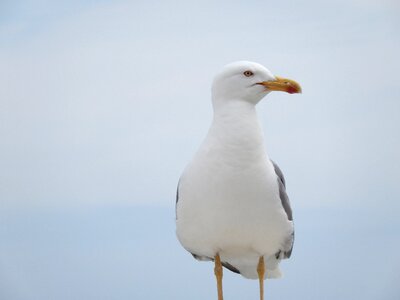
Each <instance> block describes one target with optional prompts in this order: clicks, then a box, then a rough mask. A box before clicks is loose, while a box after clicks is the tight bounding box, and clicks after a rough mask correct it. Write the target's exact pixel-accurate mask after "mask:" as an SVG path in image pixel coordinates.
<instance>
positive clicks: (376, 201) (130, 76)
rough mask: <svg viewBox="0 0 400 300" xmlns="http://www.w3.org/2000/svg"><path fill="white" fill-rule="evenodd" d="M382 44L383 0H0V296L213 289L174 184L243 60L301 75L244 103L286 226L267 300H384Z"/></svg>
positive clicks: (389, 71)
mask: <svg viewBox="0 0 400 300" xmlns="http://www.w3.org/2000/svg"><path fill="white" fill-rule="evenodd" d="M141 2H144V1H141ZM399 53H400V5H399V2H398V1H378V0H376V1H375V0H369V1H361V0H353V1H351V0H350V1H349V0H347V1H344V0H343V1H342V0H340V1H335V2H334V3H325V2H324V1H280V2H279V1H241V2H240V1H219V2H218V3H217V2H216V1H201V2H200V1H199V2H190V1H170V2H166V1H164V2H162V3H161V1H160V2H156V1H146V3H137V2H135V1H78V0H72V1H66V0H65V1H50V0H47V1H46V0H43V1H42V0H36V1H33V0H31V1H29V0H25V1H23V0H22V1H18V0H16V1H11V0H10V1H4V0H2V1H1V2H0V81H1V84H0V299H4V300H36V299H37V300H47V299H48V300H50V299H58V300H70V299H96V300H97V299H104V300H106V299H107V300H108V299H116V300H117V299H118V300H120V299H160V298H163V299H216V288H215V282H214V275H213V269H212V268H213V266H212V264H210V263H199V262H196V261H195V260H193V259H192V257H191V256H190V255H189V254H188V253H187V252H186V251H185V250H183V249H182V248H181V247H180V245H179V244H178V242H177V240H176V238H175V232H174V231H175V225H174V219H175V215H174V214H175V211H174V205H175V191H176V183H177V181H178V179H179V176H180V173H181V171H182V169H183V168H184V166H185V165H186V163H187V162H188V160H190V158H191V157H192V155H193V153H194V152H195V151H196V149H197V147H198V146H199V144H200V142H201V141H202V139H203V137H204V136H205V134H206V132H207V129H208V126H209V123H210V120H211V117H212V110H211V104H210V84H211V81H212V78H213V75H214V74H215V73H216V72H217V71H218V70H219V69H220V68H221V67H222V66H223V65H224V64H226V63H229V62H231V61H234V60H243V59H245V60H253V61H257V62H259V63H261V64H263V65H265V66H266V67H268V68H269V69H270V70H271V71H272V72H273V73H274V74H277V75H281V76H286V77H289V78H293V79H295V80H297V81H298V82H300V83H301V84H302V87H303V94H302V95H294V96H292V95H288V94H283V93H273V94H270V95H269V96H268V98H267V99H265V100H264V101H263V102H262V103H261V104H260V105H259V107H258V108H259V115H260V117H261V118H262V123H263V127H264V130H265V134H266V137H267V138H266V140H267V141H266V143H267V147H268V150H269V153H270V156H271V157H272V158H273V159H274V160H275V161H277V162H278V163H279V165H280V166H281V168H282V169H283V171H284V173H285V175H286V178H287V184H288V192H289V195H290V198H291V201H292V206H293V209H294V217H295V225H296V241H295V246H294V251H293V255H292V258H291V259H290V260H289V261H285V262H283V263H282V269H283V271H284V273H285V277H284V278H283V279H281V280H273V281H271V280H268V281H267V282H266V299H307V300H308V299H311V300H313V299H318V300H324V299H363V300H372V299H383V300H395V299H400V287H399V282H400V257H399V251H400V236H399V229H400V219H399V210H400V203H399V197H400V187H399V183H398V181H399V179H400V160H399V153H400V138H399V136H400V134H399V130H400V117H399V116H400V84H399V79H400V76H399V70H400V59H399ZM224 285H225V286H224V289H225V295H226V299H232V300H233V299H258V283H257V282H256V281H250V280H245V279H243V278H241V277H240V276H237V275H236V274H233V273H230V272H225V277H224Z"/></svg>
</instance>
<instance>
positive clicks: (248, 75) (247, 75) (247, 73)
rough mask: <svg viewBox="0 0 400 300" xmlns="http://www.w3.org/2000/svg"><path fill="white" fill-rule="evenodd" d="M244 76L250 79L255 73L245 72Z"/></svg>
mask: <svg viewBox="0 0 400 300" xmlns="http://www.w3.org/2000/svg"><path fill="white" fill-rule="evenodd" d="M243 75H244V76H246V77H250V76H253V75H254V73H253V72H252V71H244V72H243Z"/></svg>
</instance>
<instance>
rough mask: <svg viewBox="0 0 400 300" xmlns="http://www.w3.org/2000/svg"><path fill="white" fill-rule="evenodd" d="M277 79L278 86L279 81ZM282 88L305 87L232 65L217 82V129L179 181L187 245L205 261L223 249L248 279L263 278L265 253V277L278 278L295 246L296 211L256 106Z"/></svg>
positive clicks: (180, 222)
mask: <svg viewBox="0 0 400 300" xmlns="http://www.w3.org/2000/svg"><path fill="white" fill-rule="evenodd" d="M277 82H280V85H279V86H280V88H279V89H278V88H277V87H276V86H277V85H275V86H274V85H273V84H272V83H277ZM285 85H286V86H285ZM282 86H283V88H286V90H285V91H287V92H290V93H293V92H300V87H299V86H298V85H297V86H296V83H295V82H294V81H291V80H286V79H285V81H284V79H281V78H277V77H274V76H273V75H272V74H271V73H270V72H269V71H268V70H267V69H266V68H264V67H263V66H261V65H259V64H256V63H252V62H235V63H232V64H229V65H227V66H225V67H224V68H223V70H222V71H221V72H220V73H219V74H218V75H217V76H216V78H215V79H214V82H213V87H212V102H213V108H214V118H213V121H212V125H211V128H210V130H209V132H208V135H207V137H206V139H205V140H204V142H203V143H202V145H201V147H200V149H199V150H198V152H197V153H196V155H195V156H194V158H193V160H192V161H191V162H190V163H189V164H188V166H187V167H186V169H185V170H184V172H183V174H182V176H181V178H180V181H179V185H178V197H177V207H176V209H177V220H176V225H177V231H176V232H177V236H178V239H179V241H180V243H181V244H182V246H183V247H184V248H185V249H186V250H188V251H189V252H190V253H192V254H193V255H194V256H195V257H196V258H198V259H203V260H213V259H214V257H215V256H216V255H217V254H219V255H220V257H221V261H222V263H223V264H224V265H225V266H226V267H228V268H229V269H231V270H234V271H239V272H240V274H242V275H243V276H244V277H246V278H252V279H256V278H257V276H258V274H257V264H258V262H259V258H260V257H262V256H263V257H264V259H265V260H264V261H265V267H266V277H271V278H273V277H279V276H280V270H279V261H280V260H281V259H282V258H284V257H285V255H284V253H286V254H287V253H289V255H287V256H290V252H291V249H292V245H293V232H294V229H293V221H292V220H291V212H290V218H289V214H288V211H287V209H286V210H285V207H284V205H283V201H284V200H282V197H281V195H280V192H282V190H281V191H280V188H281V189H282V186H283V188H284V179H283V178H280V177H279V176H278V175H277V172H276V166H274V165H273V163H272V162H271V160H270V159H269V157H268V155H267V153H266V148H265V144H264V135H263V131H262V128H261V125H260V122H259V120H258V117H257V112H256V107H255V106H256V104H257V103H258V102H259V101H260V100H261V99H262V98H263V97H264V96H265V95H267V94H268V93H269V92H270V91H271V90H283V89H281V88H282ZM293 88H295V89H297V90H296V91H294V90H293ZM279 180H281V181H279ZM280 182H281V187H280V185H279V183H280ZM282 182H283V185H282ZM283 192H285V191H283ZM285 195H286V194H285ZM286 200H287V198H286ZM289 209H290V207H289Z"/></svg>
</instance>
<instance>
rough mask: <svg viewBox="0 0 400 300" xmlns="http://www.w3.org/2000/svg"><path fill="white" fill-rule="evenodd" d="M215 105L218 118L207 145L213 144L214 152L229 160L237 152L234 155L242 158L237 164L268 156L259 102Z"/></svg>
mask: <svg viewBox="0 0 400 300" xmlns="http://www.w3.org/2000/svg"><path fill="white" fill-rule="evenodd" d="M215 104H216V103H215V102H214V119H213V122H212V124H211V128H210V131H209V133H208V136H207V138H206V141H205V145H208V146H210V147H212V150H213V151H212V152H214V151H217V152H218V153H220V154H221V152H222V154H223V155H222V157H224V159H226V160H229V158H230V156H231V154H234V155H232V157H235V159H236V160H238V159H239V161H237V162H236V163H240V160H241V161H242V163H243V164H246V163H248V162H249V160H259V159H266V158H267V155H266V152H265V146H264V135H263V132H262V128H261V125H260V123H259V120H258V117H257V112H256V108H255V105H254V104H252V103H249V102H246V101H243V100H240V99H239V100H235V99H232V100H229V101H226V102H225V103H219V104H220V105H215ZM221 104H223V105H221ZM209 150H211V149H209ZM220 157H221V156H220Z"/></svg>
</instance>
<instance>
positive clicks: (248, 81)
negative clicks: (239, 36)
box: [212, 61, 301, 104]
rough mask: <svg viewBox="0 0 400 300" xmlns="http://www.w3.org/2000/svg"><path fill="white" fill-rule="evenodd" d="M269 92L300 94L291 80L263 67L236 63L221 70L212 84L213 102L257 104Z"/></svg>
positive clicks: (297, 87)
mask: <svg viewBox="0 0 400 300" xmlns="http://www.w3.org/2000/svg"><path fill="white" fill-rule="evenodd" d="M271 91H281V92H287V93H290V94H294V93H301V87H300V85H299V84H298V83H297V82H296V81H294V80H291V79H287V78H282V77H278V76H274V75H272V73H271V72H270V71H269V70H268V69H267V68H265V67H264V66H262V65H260V64H258V63H255V62H249V61H237V62H233V63H230V64H228V65H226V66H225V67H223V68H222V70H221V71H220V72H219V73H218V74H217V75H216V76H215V78H214V81H213V84H212V96H213V102H216V101H218V102H220V101H223V102H225V101H231V100H243V101H247V102H250V103H253V104H257V103H258V102H259V101H260V100H261V99H262V98H263V97H264V96H266V95H267V94H268V93H269V92H271Z"/></svg>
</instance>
